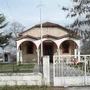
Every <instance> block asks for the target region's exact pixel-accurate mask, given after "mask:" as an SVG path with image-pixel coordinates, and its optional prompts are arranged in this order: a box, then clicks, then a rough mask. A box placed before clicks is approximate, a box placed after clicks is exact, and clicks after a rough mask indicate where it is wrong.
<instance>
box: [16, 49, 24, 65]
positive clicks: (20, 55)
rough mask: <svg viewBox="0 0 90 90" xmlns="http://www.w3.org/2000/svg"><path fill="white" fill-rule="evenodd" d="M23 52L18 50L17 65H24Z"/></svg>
mask: <svg viewBox="0 0 90 90" xmlns="http://www.w3.org/2000/svg"><path fill="white" fill-rule="evenodd" d="M22 61H23V59H22V51H20V50H17V64H19V63H22Z"/></svg>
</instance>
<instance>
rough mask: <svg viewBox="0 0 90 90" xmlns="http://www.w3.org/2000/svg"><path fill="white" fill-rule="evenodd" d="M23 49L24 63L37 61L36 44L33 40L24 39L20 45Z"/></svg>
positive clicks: (21, 49)
mask: <svg viewBox="0 0 90 90" xmlns="http://www.w3.org/2000/svg"><path fill="white" fill-rule="evenodd" d="M19 49H20V51H22V59H23V63H30V62H36V61H37V53H36V45H35V44H34V43H33V42H31V41H24V42H22V43H21V44H20V46H19Z"/></svg>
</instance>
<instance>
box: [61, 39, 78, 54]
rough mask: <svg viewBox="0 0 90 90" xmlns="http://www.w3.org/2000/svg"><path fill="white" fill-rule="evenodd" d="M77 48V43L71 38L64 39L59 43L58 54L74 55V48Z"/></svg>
mask: <svg viewBox="0 0 90 90" xmlns="http://www.w3.org/2000/svg"><path fill="white" fill-rule="evenodd" d="M77 49H78V46H77V44H76V43H75V42H74V41H72V40H65V41H63V42H62V43H61V45H60V54H61V55H62V54H69V55H74V54H75V50H77Z"/></svg>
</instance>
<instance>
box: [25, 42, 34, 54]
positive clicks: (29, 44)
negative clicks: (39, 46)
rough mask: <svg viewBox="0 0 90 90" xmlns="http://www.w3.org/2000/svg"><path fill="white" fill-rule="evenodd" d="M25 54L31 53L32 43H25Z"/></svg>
mask: <svg viewBox="0 0 90 90" xmlns="http://www.w3.org/2000/svg"><path fill="white" fill-rule="evenodd" d="M26 49H27V51H26V52H27V54H33V43H27V48H26Z"/></svg>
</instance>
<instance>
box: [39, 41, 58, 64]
mask: <svg viewBox="0 0 90 90" xmlns="http://www.w3.org/2000/svg"><path fill="white" fill-rule="evenodd" d="M42 46H43V56H46V55H48V56H49V58H50V62H51V63H52V62H53V55H56V54H57V48H58V46H57V44H56V43H55V42H54V41H53V40H43V45H42ZM39 49H40V50H39V51H40V52H39V53H41V44H40V45H39Z"/></svg>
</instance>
